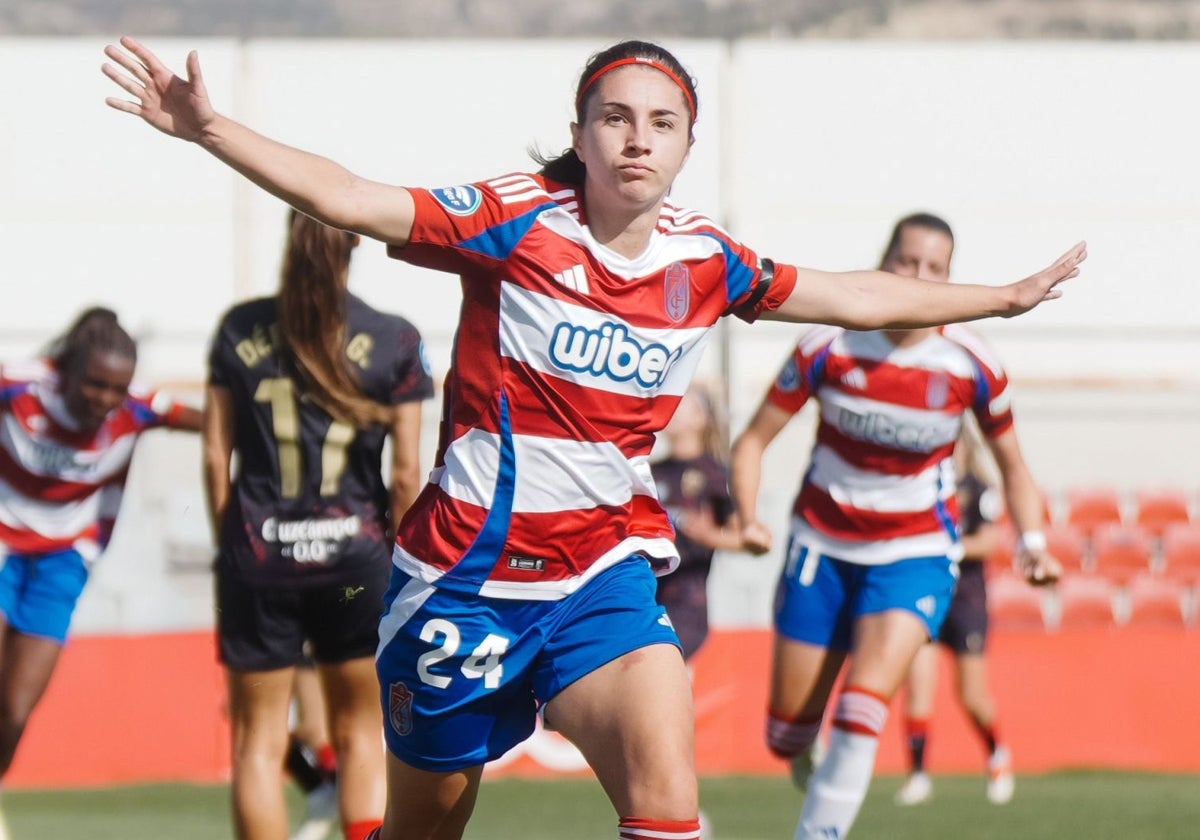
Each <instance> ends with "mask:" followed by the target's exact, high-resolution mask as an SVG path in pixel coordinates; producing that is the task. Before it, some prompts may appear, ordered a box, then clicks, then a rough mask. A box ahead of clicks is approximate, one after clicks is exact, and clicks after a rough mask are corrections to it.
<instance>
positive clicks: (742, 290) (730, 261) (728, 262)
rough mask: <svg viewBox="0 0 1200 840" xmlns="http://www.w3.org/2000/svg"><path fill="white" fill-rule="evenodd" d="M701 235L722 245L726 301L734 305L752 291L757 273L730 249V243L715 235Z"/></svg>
mask: <svg viewBox="0 0 1200 840" xmlns="http://www.w3.org/2000/svg"><path fill="white" fill-rule="evenodd" d="M701 235H702V236H709V237H712V238H713V239H715V240H716V241H717V242H718V243H719V244H720V246H721V251H722V252H723V253H724V254H725V300H726V302H727V303H733V302H734V301H735V300H737V299H738V298H740V297H741V296H742V295H744V294H746V293H747V292H749V291H750V287H751V284H752V282H753V281H754V273H755V271H754V269H753V268H751V267H750V266H748V265H746V264H745V263H744V262H742V260H741V259H740V258H739V257H738V255H737V254H736V253H734V251H733V249H732V248H730V247H729V243H728V242H726V241H725V240H724V239H722V238H721V237H719V236H717V235H716V234H715V233H703V234H701Z"/></svg>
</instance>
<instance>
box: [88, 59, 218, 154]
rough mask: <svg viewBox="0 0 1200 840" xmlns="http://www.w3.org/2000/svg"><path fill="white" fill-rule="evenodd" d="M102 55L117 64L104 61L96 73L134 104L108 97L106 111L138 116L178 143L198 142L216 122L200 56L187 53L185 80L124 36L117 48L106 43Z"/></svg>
mask: <svg viewBox="0 0 1200 840" xmlns="http://www.w3.org/2000/svg"><path fill="white" fill-rule="evenodd" d="M104 54H105V55H106V56H108V57H109V58H111V59H112V60H113V61H115V62H116V63H117V64H119V65H120V68H123V71H124V72H123V71H122V69H119V68H118V67H115V66H114V65H112V64H109V63H107V62H105V63H104V65H102V66H101V68H100V70H101V72H103V73H104V75H105V76H108V78H110V79H112V80H113V82H115V83H116V84H117V86H118V87H120V88H121V89H122V90H124V91H126V92H127V93H129V94H130V95H132V96H133V97H134V98H135V99H136V100H137V101H136V102H130V101H129V100H127V99H120V98H118V97H114V96H110V97H108V98H107V99H105V100H104V102H105V104H107V105H108V106H109V107H110V108H115V109H116V110H118V111H124V112H125V113H127V114H133V115H135V116H138V117H141V118H142V119H144V120H145V121H146V122H148V123H149V124H150V125H152V126H154V127H155V128H157V129H158V130H159V131H161V132H163V133H164V134H169V135H171V136H172V137H178V138H180V139H182V140H190V141H193V142H195V141H198V140H199V139H200V138H201V137H202V136H203V134H204V129H205V128H206V127H207V126H208V124H209V123H211V122H212V121H213V120H214V119H216V116H217V115H216V112H215V111H214V110H213V107H212V103H211V102H210V101H209V98H208V90H207V89H206V88H205V86H204V78H203V76H201V74H200V57H199V56H198V55H197V54H196V52H195V50H193V51H192V52H190V53H188V57H187V80H186V81H185V80H183V79H181V78H179V77H178V76H176V75H175V74H174V73H173V72H172V71H171V69H170V68H169V67H167V66H166V65H165V64H163V63H162V61H160V60H159V58H158V56H156V55H155V54H154V53H153V52H151V51H150V50H149V49H147V48H146V47H145V46H144V45H143V44H141V43H139V42H138V41H136V40H134V39H133V38H130V37H128V36H124V37H122V38H121V46H119V47H117V46H113V45H112V44H109V45H108V46H107V47H105V48H104Z"/></svg>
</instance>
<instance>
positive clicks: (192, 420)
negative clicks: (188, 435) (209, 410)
mask: <svg viewBox="0 0 1200 840" xmlns="http://www.w3.org/2000/svg"><path fill="white" fill-rule="evenodd" d="M169 425H170V427H171V428H172V429H178V430H179V431H181V432H199V431H202V430H203V428H204V415H203V413H202V412H201V411H200V409H198V408H193V407H192V406H190V405H180V406H178V408H177V409H176V413H175V416H174V417H172V418H171V422H170V424H169Z"/></svg>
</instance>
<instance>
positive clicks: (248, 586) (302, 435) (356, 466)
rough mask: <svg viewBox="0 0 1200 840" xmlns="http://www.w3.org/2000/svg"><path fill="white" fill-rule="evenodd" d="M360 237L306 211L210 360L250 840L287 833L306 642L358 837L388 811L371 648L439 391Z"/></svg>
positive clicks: (224, 637)
mask: <svg viewBox="0 0 1200 840" xmlns="http://www.w3.org/2000/svg"><path fill="white" fill-rule="evenodd" d="M357 242H358V237H357V236H356V235H354V234H349V233H346V232H343V231H339V230H335V229H333V228H329V227H326V226H325V225H322V224H320V223H318V222H315V221H313V220H312V219H310V218H308V217H307V216H304V215H302V214H298V213H295V212H292V213H291V215H290V217H289V236H288V244H287V251H286V253H285V256H284V263H283V271H282V282H281V285H280V289H279V293H278V294H277V295H276V296H275V297H270V298H260V299H256V300H251V301H247V302H245V303H242V304H239V305H237V306H235V307H233V308H232V309H231V310H230V311H229V312H228V313H227V314H226V315H225V316H224V318H222V320H221V323H220V325H219V326H218V328H217V331H216V334H215V336H214V338H213V343H212V348H211V353H210V358H209V370H210V372H209V381H208V387H207V392H206V405H205V429H204V450H205V478H206V487H207V490H208V492H209V501H210V508H211V513H212V517H213V522H214V527H215V528H216V530H217V536H218V555H217V561H216V581H217V630H218V637H219V642H220V657H221V661H222V662H223V663H224V665H225V667H226V669H227V673H228V681H229V695H230V715H231V718H232V738H233V750H232V756H233V813H234V825H235V831H236V835H237V837H238V838H239V840H277V838H280V837H284V836H286V834H287V823H288V815H287V809H286V805H285V801H284V797H283V784H282V783H283V766H284V755H285V752H286V749H287V744H288V737H287V719H288V708H289V703H290V699H291V694H292V681H293V673H294V669H295V666H296V665H297V664H298V663H300V662H301V660H302V656H303V652H302V647H303V645H304V643H305V642H306V641H307V642H309V644H310V645H311V651H312V656H313V659H315V660H316V663H317V667H318V670H319V673H320V676H321V682H322V686H323V688H324V693H325V699H326V702H327V704H328V707H329V720H330V735H331V741H332V746H333V749H334V752H335V754H336V756H337V764H338V767H339V797H338V798H339V805H340V810H341V816H342V822H343V828H344V830H345V833H346V836H347V837H348V838H354V837H356V836H362V835H365V834H367V833H368V832H369V831H370V830H372V829H373V828H374V827H375V826H377V825H378V824H379V822H380V821H381V820H382V817H383V809H384V799H385V777H384V772H385V771H384V753H383V742H382V731H381V720H380V715H379V686H378V681H377V678H376V676H375V665H374V654H375V648H376V645H377V642H378V638H377V628H378V623H379V616H380V613H381V611H382V598H383V594H384V592H385V590H386V587H387V583H388V579H389V574H390V569H391V563H390V557H391V533H392V531H393V528H394V523H395V522H396V521H397V518H398V515H399V514H400V513H401V512H402V511H403V510H405V509H406V508H407V507H408V505H409V504H410V503H411V501H412V499H413V498H414V497H415V495H416V492H417V490H418V486H419V483H420V476H419V467H418V436H419V431H420V424H421V407H420V402H421V401H422V400H424V399H427V398H429V397H430V396H432V394H433V383H432V380H431V378H430V375H429V370H428V366H427V365H426V363H425V362H424V359H423V354H422V348H421V337H420V334H419V333H418V332H417V330H416V328H414V327H413V326H412V325H411V324H410V323H408V322H407V321H405V320H404V319H403V318H399V317H396V316H393V315H385V314H383V313H380V312H377V311H376V310H374V309H372V308H371V307H369V306H368V305H367V304H365V303H364V302H363V301H361V300H359V299H358V298H356V297H354V296H353V295H351V294H349V292H348V291H347V289H346V283H347V278H348V273H349V265H350V255H351V251H352V250H353V248H354V247H355V245H356V244H357ZM389 435H390V436H391V438H392V445H393V459H392V465H391V475H392V486H391V491H390V493H389V490H388V488H387V487H386V486H385V483H384V480H383V476H382V456H383V449H384V443H385V441H386V440H387V438H388V437H389ZM234 453H236V454H237V471H236V474H234V475H233V477H232V480H231V477H230V475H231V474H230V466H231V463H232V461H233V456H234Z"/></svg>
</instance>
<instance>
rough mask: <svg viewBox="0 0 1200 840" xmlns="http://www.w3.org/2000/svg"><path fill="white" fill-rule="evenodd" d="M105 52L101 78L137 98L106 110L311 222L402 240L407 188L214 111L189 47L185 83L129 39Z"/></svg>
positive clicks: (114, 101)
mask: <svg viewBox="0 0 1200 840" xmlns="http://www.w3.org/2000/svg"><path fill="white" fill-rule="evenodd" d="M104 54H105V55H106V56H108V57H109V58H110V59H112V60H113V61H114V62H116V65H119V67H118V66H115V65H113V64H109V63H107V62H106V63H105V64H104V65H103V67H102V68H101V70H102V71H103V73H104V75H106V76H108V78H110V79H112V80H113V82H115V83H116V84H117V85H118V86H119V87H120V88H122V89H123V90H124V91H126V92H127V93H128V94H130V95H131V96H132V97H133V98H134V100H136V101H129V100H127V99H121V98H118V97H109V98H108V99H106V100H105V102H106V103H107V104H108V105H109V106H110V107H112V108H115V109H117V110H118V111H124V112H125V113H128V114H133V115H135V116H138V117H141V118H142V119H143V120H145V121H146V123H148V124H149V125H151V126H153V127H154V128H157V129H158V130H159V131H161V132H163V133H164V134H168V135H170V136H171V137H178V138H179V139H181V140H188V141H190V142H192V143H195V144H197V145H198V146H200V147H201V148H203V149H205V150H206V151H208V152H210V153H211V154H212V155H213V156H214V157H216V158H217V159H218V160H220V161H221V162H223V163H225V164H228V165H229V166H230V167H232V168H233V169H235V170H236V171H238V172H240V173H241V174H242V175H245V176H246V177H247V178H249V179H250V180H251V181H253V182H254V183H256V184H258V185H259V186H260V187H262V188H263V189H264V190H266V191H267V192H269V193H271V194H272V195H275V196H277V197H279V198H281V199H283V200H284V201H286V202H287V203H288V204H290V205H292V206H293V207H295V208H296V209H297V210H299V211H300V212H302V213H305V214H307V215H309V216H312V217H313V218H314V219H317V220H318V221H321V222H324V223H325V224H327V225H330V226H332V227H336V228H341V229H342V230H351V231H354V232H356V233H361V234H362V235H363V236H370V237H372V238H374V239H378V240H380V241H382V242H386V243H388V244H392V245H406V244H407V243H408V239H409V236H410V234H411V233H412V226H413V201H412V196H410V195H409V193H408V190H406V189H404V188H403V187H396V186H390V185H387V184H380V183H378V182H376V181H370V180H367V179H366V178H360V177H359V176H357V175H355V174H354V173H352V172H350V171H349V170H347V169H346V168H345V167H343V166H341V165H340V164H337V163H335V162H334V161H331V160H329V159H328V158H324V157H321V156H320V155H314V154H311V153H309V152H305V151H302V150H300V149H296V148H293V147H291V146H286V145H284V144H283V143H279V142H276V141H275V140H271V139H270V138H268V137H264V136H263V135H261V134H258V133H257V132H255V131H252V130H251V129H249V128H247V127H246V126H244V125H241V124H240V123H237V122H235V121H234V120H231V119H229V118H228V117H225V116H223V115H221V114H219V113H217V111H216V110H214V108H213V106H212V102H210V101H209V98H208V90H207V89H206V87H205V85H204V77H203V75H202V74H201V72H200V58H199V56H198V55H197V54H196V53H195V52H194V51H193V52H191V53H189V54H188V57H187V79H186V80H185V79H181V78H180V77H179V76H177V75H175V73H173V72H172V71H171V69H170V68H168V67H167V66H166V65H165V64H163V63H162V61H161V60H159V58H158V56H156V55H155V54H154V53H153V52H151V51H150V50H149V49H147V48H146V47H145V46H144V45H143V44H141V43H139V42H138V41H136V40H134V39H133V38H129V37H124V38H122V39H121V46H120V47H117V46H112V45H109V46H107V47H105V48H104Z"/></svg>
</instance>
